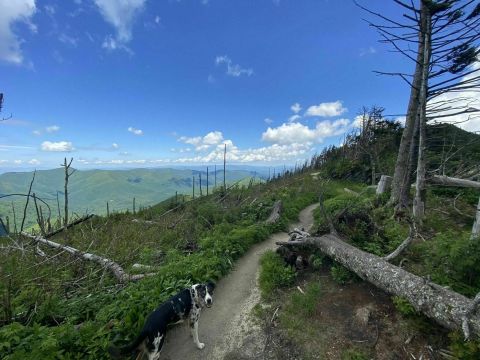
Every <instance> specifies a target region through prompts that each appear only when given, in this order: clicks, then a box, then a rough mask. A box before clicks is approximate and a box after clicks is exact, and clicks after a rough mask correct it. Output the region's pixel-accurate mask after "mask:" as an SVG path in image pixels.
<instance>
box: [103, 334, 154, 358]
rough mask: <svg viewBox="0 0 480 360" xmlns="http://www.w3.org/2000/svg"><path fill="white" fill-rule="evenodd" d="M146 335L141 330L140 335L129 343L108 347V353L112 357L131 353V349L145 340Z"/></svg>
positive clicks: (120, 356)
mask: <svg viewBox="0 0 480 360" xmlns="http://www.w3.org/2000/svg"><path fill="white" fill-rule="evenodd" d="M145 338H146V335H145V334H144V333H143V332H142V333H140V335H139V336H138V337H137V338H136V339H135V340H134V341H133V342H132V343H131V344H129V345H127V346H123V347H116V346H114V345H111V346H110V347H109V348H108V353H109V354H110V356H111V357H112V358H113V359H120V358H122V357H123V356H125V355H128V354H131V353H132V352H133V350H135V349H136V348H138V346H139V345H140V344H141V343H142V341H143V340H145Z"/></svg>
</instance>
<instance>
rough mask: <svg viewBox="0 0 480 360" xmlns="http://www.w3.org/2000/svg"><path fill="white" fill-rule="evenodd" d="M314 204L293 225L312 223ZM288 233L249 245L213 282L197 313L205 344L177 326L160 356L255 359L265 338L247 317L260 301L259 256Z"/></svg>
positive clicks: (183, 359)
mask: <svg viewBox="0 0 480 360" xmlns="http://www.w3.org/2000/svg"><path fill="white" fill-rule="evenodd" d="M317 206H318V204H314V205H310V206H308V207H307V208H305V209H304V210H302V211H301V212H300V214H299V222H298V223H296V224H292V225H291V226H290V229H293V228H294V227H299V228H301V227H303V228H305V230H306V231H308V230H310V228H311V227H312V225H313V210H314V209H315V208H316V207H317ZM287 240H288V234H287V233H285V232H280V233H276V234H273V235H271V236H270V237H269V238H268V239H267V240H265V241H264V242H262V243H260V244H256V245H255V246H253V247H252V248H251V249H250V250H249V251H248V252H247V253H246V254H245V255H244V256H243V257H242V258H241V259H239V260H238V261H237V262H236V263H235V266H234V268H233V270H232V271H231V272H230V274H228V275H227V276H226V277H224V278H222V279H221V280H219V281H218V283H217V288H216V289H215V294H214V304H213V306H212V308H211V309H205V310H204V311H203V312H202V314H201V316H200V323H199V338H200V341H201V342H203V343H205V348H204V349H203V350H198V349H197V348H196V347H195V345H194V343H193V340H192V338H191V337H190V331H189V328H188V326H185V325H179V326H176V327H174V328H172V329H170V330H169V331H168V333H167V337H166V344H165V346H164V347H163V350H162V354H161V356H160V359H165V360H195V359H209V360H223V359H232V360H233V359H256V358H259V356H260V355H261V354H260V353H261V352H263V347H264V343H265V338H264V335H263V331H262V330H261V329H260V327H259V326H258V325H257V324H255V323H254V321H253V320H252V318H251V310H252V308H253V307H254V306H255V305H256V304H257V303H258V302H259V301H260V291H259V289H258V285H257V278H258V270H259V259H260V257H261V255H262V254H263V253H264V252H265V251H267V250H269V249H275V248H276V245H275V242H276V241H287Z"/></svg>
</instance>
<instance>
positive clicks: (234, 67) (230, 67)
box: [215, 55, 253, 77]
mask: <svg viewBox="0 0 480 360" xmlns="http://www.w3.org/2000/svg"><path fill="white" fill-rule="evenodd" d="M215 64H216V65H220V64H226V65H227V71H226V74H227V75H230V76H233V77H240V76H242V75H246V76H252V75H253V69H251V68H248V69H246V68H242V67H241V66H240V65H238V64H234V63H233V62H232V60H231V59H230V58H229V57H228V56H227V55H223V56H217V57H216V58H215Z"/></svg>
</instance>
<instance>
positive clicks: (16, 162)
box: [13, 160, 23, 165]
mask: <svg viewBox="0 0 480 360" xmlns="http://www.w3.org/2000/svg"><path fill="white" fill-rule="evenodd" d="M13 163H14V164H15V165H20V164H22V163H23V160H13Z"/></svg>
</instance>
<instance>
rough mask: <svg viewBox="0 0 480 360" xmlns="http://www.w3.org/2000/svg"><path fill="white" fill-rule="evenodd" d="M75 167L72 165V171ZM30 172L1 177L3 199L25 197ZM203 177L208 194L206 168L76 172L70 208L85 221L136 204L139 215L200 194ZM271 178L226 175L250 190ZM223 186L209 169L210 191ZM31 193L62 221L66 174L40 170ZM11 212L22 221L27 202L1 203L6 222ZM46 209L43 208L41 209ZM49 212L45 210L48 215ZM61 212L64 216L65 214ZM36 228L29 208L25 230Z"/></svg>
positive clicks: (220, 172) (240, 172) (248, 173)
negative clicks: (176, 198) (165, 202)
mask: <svg viewBox="0 0 480 360" xmlns="http://www.w3.org/2000/svg"><path fill="white" fill-rule="evenodd" d="M74 165H75V164H73V166H74ZM32 176H33V173H32V172H16V173H5V174H1V175H0V197H1V196H4V195H8V194H26V193H27V192H28V188H29V185H30V181H31V180H32ZM199 176H200V177H202V179H201V181H202V192H204V193H205V194H206V191H207V174H206V167H205V169H204V170H202V171H200V170H188V169H168V168H157V169H132V170H77V171H75V173H74V175H73V176H72V177H71V178H70V180H69V207H70V211H71V212H72V213H76V214H78V216H82V215H84V214H85V213H89V214H90V213H92V214H98V215H103V214H106V213H107V202H108V204H109V211H111V212H116V211H120V212H124V211H126V210H130V211H132V210H133V199H134V198H135V204H136V209H140V208H142V207H147V206H152V205H155V204H157V203H158V202H160V201H163V200H165V199H166V198H168V197H170V196H172V195H175V193H176V192H177V193H178V194H184V195H187V196H192V190H193V188H192V184H193V183H194V182H195V187H196V190H195V191H196V193H197V195H199V194H200V178H199ZM266 176H268V173H267V174H265V173H258V172H256V171H254V170H251V171H246V170H240V169H238V170H228V171H227V172H226V182H227V184H232V183H234V182H237V181H240V182H241V181H243V182H244V183H246V184H248V182H249V181H250V179H251V178H255V179H256V181H262V178H264V177H266ZM215 184H216V185H217V187H218V186H220V185H223V169H222V170H220V169H218V170H217V171H216V174H215V171H214V169H213V168H210V169H209V178H208V187H209V190H210V191H212V190H213V189H214V187H215ZM32 193H35V195H36V196H37V197H38V198H39V199H42V200H44V201H45V202H46V203H47V204H48V205H49V206H50V210H51V212H52V216H51V217H52V219H56V218H57V217H58V216H57V214H58V210H57V194H58V198H59V204H60V208H61V209H63V202H64V199H63V198H64V169H62V168H58V169H53V170H39V171H37V172H36V175H35V181H34V183H33V186H32ZM12 201H13V206H14V208H15V209H16V217H17V218H20V216H21V215H22V212H23V208H24V206H25V198H24V197H21V196H12V197H5V198H0V217H1V218H2V219H3V220H4V221H5V218H6V216H8V217H9V218H10V220H11V221H12V227H13V218H14V216H13V210H12ZM43 207H44V208H45V206H43ZM44 211H45V212H47V209H44ZM61 211H63V210H61ZM35 223H36V215H35V209H34V206H33V202H32V203H31V204H30V206H29V208H28V217H27V219H26V226H27V227H30V226H32V225H34V224H35Z"/></svg>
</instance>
